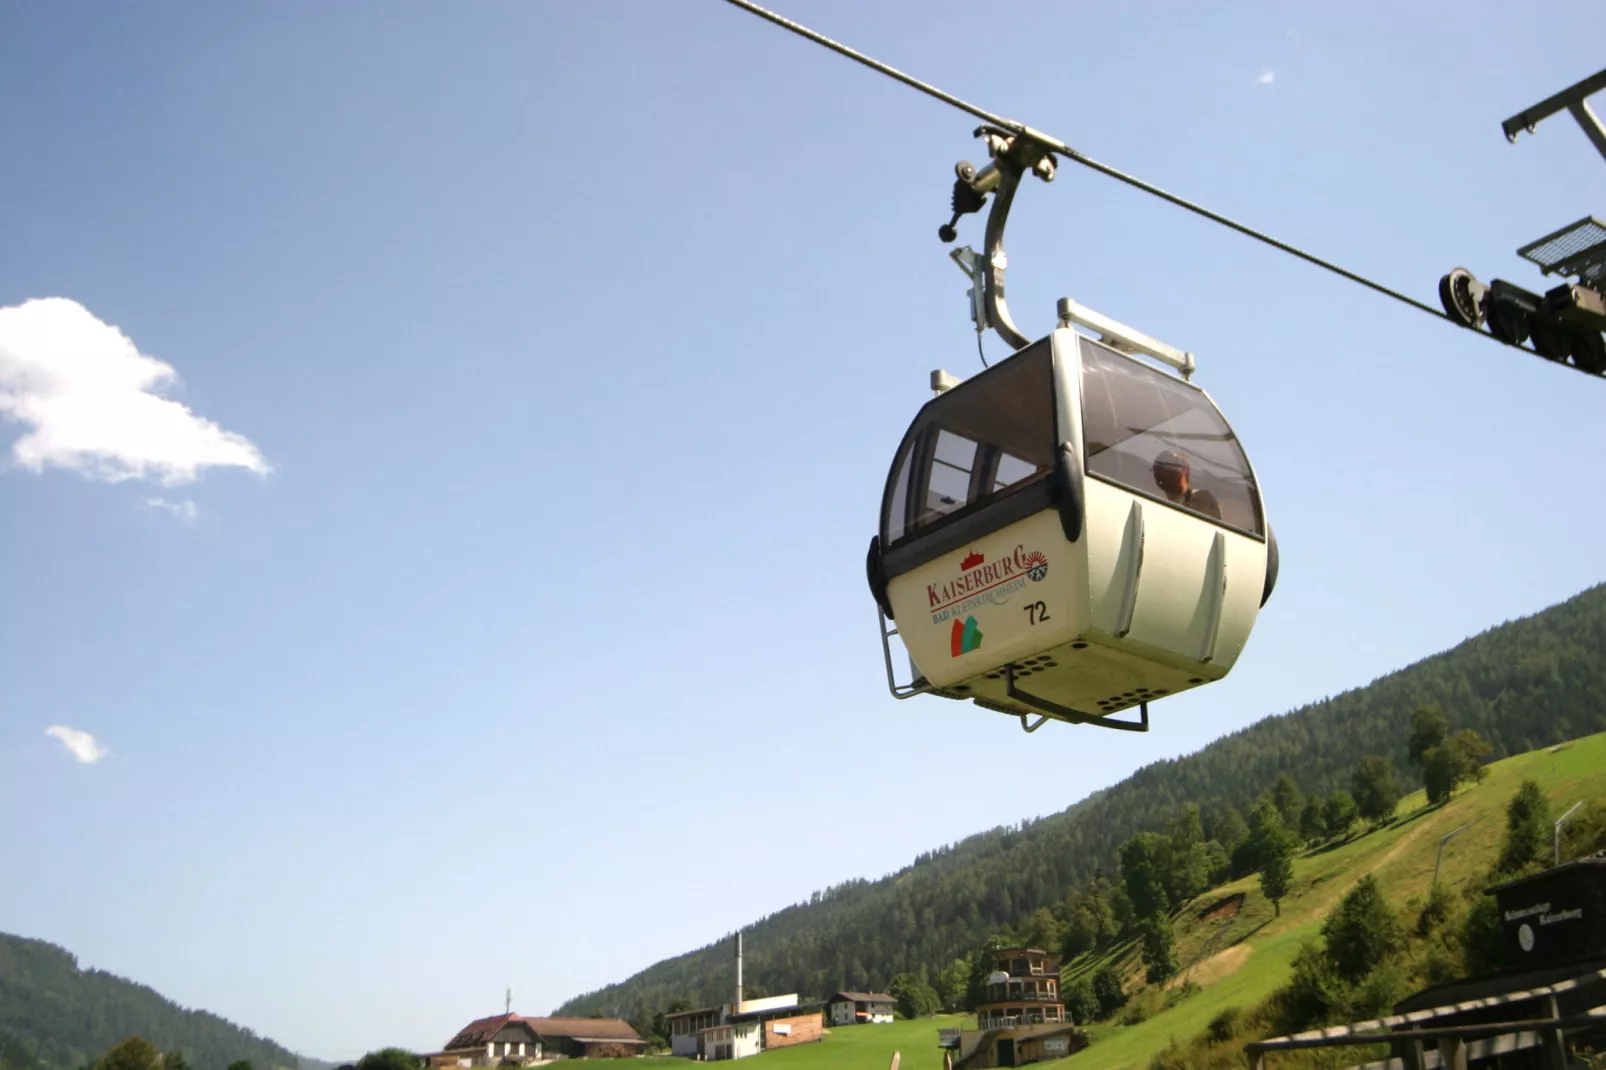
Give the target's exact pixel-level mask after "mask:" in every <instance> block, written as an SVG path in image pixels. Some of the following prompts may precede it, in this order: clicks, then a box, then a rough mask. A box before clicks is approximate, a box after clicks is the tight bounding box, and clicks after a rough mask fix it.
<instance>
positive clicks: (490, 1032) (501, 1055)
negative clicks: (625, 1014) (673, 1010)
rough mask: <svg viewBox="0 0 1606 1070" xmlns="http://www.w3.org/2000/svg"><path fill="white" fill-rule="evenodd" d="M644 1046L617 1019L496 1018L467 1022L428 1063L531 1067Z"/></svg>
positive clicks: (638, 1050)
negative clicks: (559, 1060)
mask: <svg viewBox="0 0 1606 1070" xmlns="http://www.w3.org/2000/svg"><path fill="white" fill-rule="evenodd" d="M646 1046H647V1042H646V1041H644V1040H642V1039H641V1038H640V1037H639V1036H637V1035H636V1031H635V1030H634V1029H632V1028H630V1025H629V1024H628V1023H626V1022H622V1021H620V1020H619V1019H617V1018H525V1017H522V1016H520V1015H517V1014H500V1015H497V1016H496V1017H494V1018H480V1019H477V1020H475V1021H472V1022H470V1023H469V1024H468V1025H466V1026H464V1027H463V1028H462V1029H461V1030H459V1031H458V1033H457V1035H456V1036H454V1037H453V1038H452V1039H451V1040H449V1041H447V1042H446V1046H445V1048H443V1049H442V1050H441V1051H439V1052H436V1053H435V1054H433V1055H430V1056H429V1057H428V1061H429V1065H430V1066H431V1067H432V1068H468V1067H490V1066H502V1065H504V1064H508V1063H511V1064H513V1065H516V1066H536V1065H539V1064H541V1063H546V1062H551V1061H552V1060H553V1059H563V1058H568V1059H599V1058H616V1057H619V1056H624V1055H639V1054H641V1052H642V1051H643V1049H645V1048H646Z"/></svg>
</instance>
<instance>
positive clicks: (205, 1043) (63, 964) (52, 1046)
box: [0, 933, 336, 1070]
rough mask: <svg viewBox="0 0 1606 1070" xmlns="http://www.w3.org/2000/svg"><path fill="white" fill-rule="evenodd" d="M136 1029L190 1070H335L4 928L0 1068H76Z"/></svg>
mask: <svg viewBox="0 0 1606 1070" xmlns="http://www.w3.org/2000/svg"><path fill="white" fill-rule="evenodd" d="M136 1034H137V1035H139V1036H142V1037H144V1038H145V1039H146V1040H148V1041H150V1042H151V1043H152V1044H154V1045H156V1047H157V1048H158V1049H159V1050H162V1051H181V1052H183V1053H184V1055H185V1058H186V1060H187V1061H188V1062H189V1065H190V1066H191V1067H192V1068H193V1070H224V1068H225V1067H227V1066H228V1065H229V1064H230V1063H231V1062H234V1061H235V1060H237V1059H249V1060H251V1062H252V1064H253V1065H254V1066H255V1067H256V1068H257V1070H273V1068H286V1070H335V1066H336V1064H335V1063H332V1062H329V1061H326V1060H323V1059H315V1058H312V1057H310V1056H304V1055H300V1054H298V1053H296V1052H293V1051H291V1050H289V1049H288V1048H286V1047H284V1046H283V1045H281V1044H278V1043H276V1042H274V1041H273V1040H270V1039H268V1038H267V1037H262V1036H258V1035H257V1034H256V1033H255V1032H253V1031H251V1030H250V1029H248V1028H246V1027H244V1026H240V1025H236V1024H235V1023H233V1022H231V1021H229V1020H227V1019H226V1018H222V1017H220V1016H219V1015H216V1014H213V1013H212V1012H210V1011H205V1010H199V1009H194V1008H187V1007H181V1006H179V1005H178V1004H177V1003H175V1002H174V1001H172V1000H170V999H168V998H167V997H165V996H163V995H162V994H161V993H159V992H157V991H156V990H155V989H154V988H151V987H150V986H149V985H145V984H141V983H140V982H138V981H133V980H130V979H128V978H126V977H121V976H118V975H117V974H114V973H109V972H107V971H105V970H99V969H93V968H89V969H86V968H84V967H82V966H80V965H79V962H78V958H77V956H76V955H74V954H73V953H72V952H70V951H68V950H67V949H66V948H63V947H60V946H58V945H56V944H52V943H50V942H49V941H46V940H39V939H35V938H33V937H27V936H18V935H14V934H11V933H0V1070H57V1068H60V1070H77V1068H79V1067H83V1066H86V1065H88V1064H89V1063H90V1062H91V1061H92V1060H94V1059H97V1058H99V1057H100V1056H101V1055H103V1054H105V1053H106V1051H107V1050H109V1049H110V1048H111V1047H112V1046H114V1045H116V1044H118V1043H120V1042H122V1041H123V1040H125V1039H127V1038H128V1037H129V1036H132V1035H136Z"/></svg>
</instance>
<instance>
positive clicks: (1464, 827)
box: [1428, 818, 1478, 889]
mask: <svg viewBox="0 0 1606 1070" xmlns="http://www.w3.org/2000/svg"><path fill="white" fill-rule="evenodd" d="M1477 820H1478V819H1477V818H1473V819H1472V820H1471V821H1468V822H1467V823H1466V824H1465V825H1462V826H1461V827H1460V828H1458V829H1456V830H1455V831H1454V832H1452V833H1450V834H1449V835H1447V836H1445V837H1444V838H1443V839H1442V840H1440V841H1439V856H1438V857H1437V858H1435V859H1434V860H1433V882H1432V883H1431V884H1429V885H1428V887H1429V888H1430V889H1431V888H1435V887H1437V886H1438V883H1439V863H1440V862H1443V861H1444V845H1445V844H1447V843H1449V842H1450V841H1451V840H1452V839H1454V838H1455V837H1457V836H1459V835H1461V833H1463V832H1465V831H1466V830H1467V829H1468V828H1470V827H1471V826H1473V825H1474V824H1476V823H1477Z"/></svg>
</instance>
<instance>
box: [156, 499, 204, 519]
mask: <svg viewBox="0 0 1606 1070" xmlns="http://www.w3.org/2000/svg"><path fill="white" fill-rule="evenodd" d="M145 505H146V506H147V507H148V508H151V509H163V510H166V511H167V512H169V513H172V514H173V515H174V516H175V517H177V518H178V519H180V520H182V521H184V523H186V524H193V523H195V518H196V517H198V516H200V515H201V510H200V509H198V508H197V507H196V505H195V503H194V502H192V501H190V500H189V499H188V498H185V499H184V500H183V501H181V502H170V501H168V500H167V499H166V498H146V499H145Z"/></svg>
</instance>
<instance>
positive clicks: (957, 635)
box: [948, 617, 981, 658]
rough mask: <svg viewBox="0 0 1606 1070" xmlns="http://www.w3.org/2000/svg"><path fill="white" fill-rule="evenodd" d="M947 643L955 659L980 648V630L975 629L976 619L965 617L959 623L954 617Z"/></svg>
mask: <svg viewBox="0 0 1606 1070" xmlns="http://www.w3.org/2000/svg"><path fill="white" fill-rule="evenodd" d="M948 642H949V649H950V650H951V651H952V652H953V656H954V657H956V658H957V657H958V656H959V655H961V654H968V653H970V652H971V651H972V650H975V649H977V648H978V647H980V646H981V629H980V628H978V627H976V618H975V617H966V618H965V619H964V620H962V621H961V620H960V619H959V618H958V617H955V618H954V627H953V632H952V635H951V637H950V638H949V641H948Z"/></svg>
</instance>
